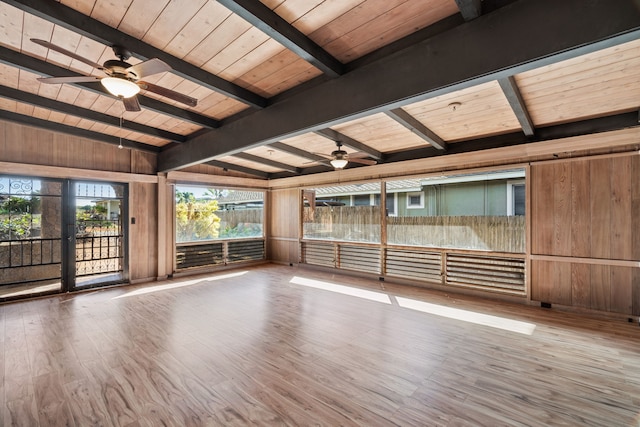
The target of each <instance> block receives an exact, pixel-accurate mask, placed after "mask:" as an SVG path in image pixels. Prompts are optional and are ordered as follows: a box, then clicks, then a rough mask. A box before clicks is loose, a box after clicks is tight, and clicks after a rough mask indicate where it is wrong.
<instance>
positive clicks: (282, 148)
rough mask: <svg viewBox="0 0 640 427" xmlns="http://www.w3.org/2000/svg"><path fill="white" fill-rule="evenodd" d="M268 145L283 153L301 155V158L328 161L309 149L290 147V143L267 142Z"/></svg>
mask: <svg viewBox="0 0 640 427" xmlns="http://www.w3.org/2000/svg"><path fill="white" fill-rule="evenodd" d="M269 146H270V147H273V148H275V149H276V150H280V151H284V152H285V153H289V154H293V155H294V156H298V157H302V158H303V159H309V160H312V161H314V162H328V161H329V160H330V159H327V158H326V157H322V156H319V155H317V154H314V153H310V152H309V151H306V150H301V149H299V148H296V147H292V146H291V145H287V144H285V143H283V142H274V143H271V144H269Z"/></svg>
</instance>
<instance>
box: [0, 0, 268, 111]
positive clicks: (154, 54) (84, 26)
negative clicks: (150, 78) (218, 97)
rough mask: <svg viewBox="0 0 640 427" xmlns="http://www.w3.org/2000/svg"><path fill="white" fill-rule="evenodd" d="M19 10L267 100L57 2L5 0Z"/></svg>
mask: <svg viewBox="0 0 640 427" xmlns="http://www.w3.org/2000/svg"><path fill="white" fill-rule="evenodd" d="M2 1H4V2H5V3H8V4H10V5H12V6H14V7H17V8H18V9H21V10H23V11H25V12H28V13H31V14H33V15H36V16H38V17H40V18H43V19H45V20H47V21H50V22H53V23H55V24H57V25H60V26H61V27H63V28H66V29H68V30H70V31H73V32H75V33H78V34H81V35H83V36H85V37H88V38H90V39H91V40H95V41H97V42H100V43H103V44H105V45H107V46H113V45H119V46H125V47H126V48H127V49H128V50H129V51H131V53H132V54H133V56H135V57H136V58H139V59H142V60H146V59H151V58H159V59H161V60H163V61H164V62H166V63H167V64H169V65H170V66H171V68H173V73H174V74H176V75H179V76H180V77H182V78H185V79H187V80H190V81H192V82H194V83H196V84H198V85H200V86H204V87H207V88H209V89H211V90H214V91H216V92H219V93H222V94H224V95H226V96H228V97H230V98H233V99H235V100H237V101H240V102H243V103H245V104H248V105H251V106H252V107H256V108H262V107H264V106H266V105H267V100H266V99H265V98H263V97H261V96H259V95H257V94H255V93H253V92H251V91H249V90H247V89H245V88H243V87H241V86H238V85H236V84H234V83H231V82H229V81H227V80H224V79H222V78H220V77H218V76H216V75H213V74H211V73H208V72H206V71H204V70H203V69H201V68H200V67H196V66H195V65H192V64H190V63H188V62H186V61H183V60H181V59H179V58H176V57H175V56H172V55H169V54H168V53H166V52H164V51H162V50H161V49H158V48H156V47H154V46H151V45H149V44H147V43H145V42H143V41H141V40H138V39H136V38H135V37H131V36H130V35H128V34H125V33H123V32H122V31H118V30H116V29H115V28H113V27H110V26H108V25H106V24H103V23H102V22H100V21H98V20H97V19H93V18H91V17H90V16H87V15H84V14H82V13H80V12H78V11H77V10H75V9H72V8H70V7H68V6H65V5H63V4H62V3H60V2H56V1H50V0H47V1H42V0H2Z"/></svg>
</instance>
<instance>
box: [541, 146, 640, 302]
mask: <svg viewBox="0 0 640 427" xmlns="http://www.w3.org/2000/svg"><path fill="white" fill-rule="evenodd" d="M531 170H532V174H531V176H532V179H531V181H530V186H531V188H530V191H531V197H532V202H531V206H532V214H531V230H532V231H531V233H532V239H531V240H532V254H534V255H547V256H557V257H567V259H566V260H563V259H561V258H559V259H558V261H547V260H545V261H541V260H535V259H534V260H532V263H531V278H532V280H531V298H532V299H533V300H538V301H545V302H552V303H557V304H563V305H571V306H575V307H581V308H586V309H592V310H598V311H608V312H615V313H623V314H638V313H640V269H638V268H633V267H626V266H620V265H615V263H614V262H613V261H617V260H623V261H637V260H639V259H640V231H638V229H640V227H638V226H637V224H638V220H639V219H640V185H639V180H640V156H637V155H634V154H629V155H622V156H609V157H600V158H593V159H584V160H575V159H571V160H567V161H557V162H553V163H542V164H534V165H532V167H531ZM551 176H552V177H553V178H550V177H551ZM550 227H552V231H550V230H551V229H550ZM547 239H548V240H547ZM545 240H547V241H545ZM572 257H574V258H586V259H589V258H592V259H594V262H593V263H590V262H588V261H587V262H585V261H580V262H572V261H571V258H572ZM595 260H598V262H597V263H596V262H595ZM607 260H611V261H612V263H611V265H608V264H607ZM603 261H604V262H603Z"/></svg>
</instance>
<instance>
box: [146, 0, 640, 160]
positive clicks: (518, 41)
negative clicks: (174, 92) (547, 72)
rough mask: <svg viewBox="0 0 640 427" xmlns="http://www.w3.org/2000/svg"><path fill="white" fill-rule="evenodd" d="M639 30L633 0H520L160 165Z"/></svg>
mask: <svg viewBox="0 0 640 427" xmlns="http://www.w3.org/2000/svg"><path fill="white" fill-rule="evenodd" d="M576 10H580V19H576V15H575V11H576ZM549 11H553V13H549ZM639 37H640V10H639V9H638V8H637V5H636V3H635V1H634V0H593V1H590V2H589V3H588V4H587V5H585V3H584V2H583V1H582V0H563V1H562V2H558V1H555V0H520V1H516V2H514V3H510V4H508V5H506V6H504V7H501V8H499V9H497V10H495V11H494V12H492V13H490V14H486V15H482V16H481V17H479V18H477V19H474V20H473V21H470V22H467V23H466V24H464V25H461V26H459V27H456V28H454V29H452V30H449V31H446V32H444V33H441V34H439V35H435V36H434V37H431V38H429V39H427V40H424V41H421V42H418V43H416V44H415V45H413V46H411V47H408V48H405V49H404V50H402V51H399V52H396V53H395V54H392V55H390V56H389V57H386V58H382V59H379V60H377V61H375V62H372V63H370V64H367V65H365V66H362V67H361V68H358V69H355V70H353V71H351V72H350V73H347V74H344V75H343V76H341V77H339V78H336V79H333V80H329V81H327V82H324V83H322V84H319V85H317V86H314V87H312V88H310V89H308V90H306V91H304V92H303V93H297V94H295V95H292V96H291V97H290V98H288V99H286V100H285V101H283V102H279V103H276V104H273V105H271V106H269V107H268V108H265V109H263V110H261V111H256V112H255V113H253V114H251V115H248V116H245V117H242V118H241V119H238V120H236V121H233V122H231V123H228V124H227V125H225V126H223V127H221V128H219V129H215V130H212V131H209V132H208V133H206V134H204V135H200V136H199V137H196V138H194V139H192V140H190V141H188V142H186V143H184V144H181V145H180V146H178V147H175V148H171V149H168V150H166V151H163V152H162V153H161V154H160V156H159V159H158V165H159V169H160V171H167V170H172V169H176V168H181V167H184V166H186V165H190V164H197V163H201V162H203V161H207V160H211V159H213V158H215V157H218V156H221V155H225V154H229V153H236V152H240V151H243V150H246V149H249V148H253V147H258V146H261V145H265V144H269V143H272V142H276V141H279V140H282V139H285V138H287V137H292V136H297V135H301V134H304V133H306V132H310V131H317V130H320V129H324V128H327V127H331V126H334V125H336V124H340V123H344V122H346V121H349V120H354V119H357V118H360V117H365V116H367V115H371V114H374V113H379V112H384V111H387V110H390V109H394V108H399V107H402V106H404V105H408V104H411V103H414V102H419V101H422V100H425V99H431V98H434V97H436V96H440V95H444V94H448V93H452V92H454V91H458V90H461V89H465V88H469V87H472V86H477V85H479V84H482V83H486V82H490V81H494V80H496V79H500V78H504V77H508V76H510V75H514V74H517V73H520V72H524V71H527V70H532V69H535V68H539V67H542V66H545V65H548V64H551V63H554V62H557V61H562V60H566V59H569V58H575V57H577V56H580V55H584V54H587V53H591V52H595V51H598V50H601V49H604V48H607V47H610V46H615V45H618V44H621V43H625V42H628V41H631V40H636V39H638V38H639ZM373 88H375V90H374V89H373Z"/></svg>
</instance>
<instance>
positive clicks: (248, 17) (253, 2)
mask: <svg viewBox="0 0 640 427" xmlns="http://www.w3.org/2000/svg"><path fill="white" fill-rule="evenodd" d="M218 3H220V4H222V5H223V6H225V7H226V8H227V9H229V10H231V11H232V12H233V13H235V14H236V15H238V16H240V17H242V18H243V19H244V20H245V21H247V22H249V23H250V24H251V25H253V26H254V27H256V28H258V29H260V30H261V31H263V32H264V33H265V34H267V35H268V36H269V37H271V38H272V39H274V40H276V41H278V42H279V43H280V44H281V45H283V46H284V47H286V48H287V49H289V50H291V51H292V52H294V53H295V54H296V55H298V56H300V57H301V58H302V59H304V60H305V61H307V62H309V63H310V64H311V65H313V66H314V67H316V68H318V69H319V70H320V71H322V72H323V73H325V74H327V75H329V76H331V77H338V76H339V75H341V74H342V73H343V72H344V65H343V64H342V63H341V62H340V61H338V60H337V59H336V58H334V57H333V56H331V55H330V54H329V53H328V52H327V51H325V50H324V49H322V48H321V47H320V46H319V45H317V44H316V43H315V42H314V41H313V40H311V39H310V38H309V37H307V36H306V35H305V34H303V33H302V32H300V31H299V30H298V29H297V28H295V27H294V26H293V25H291V24H289V23H288V22H287V21H286V20H284V19H282V18H281V17H280V16H279V15H278V14H277V13H275V12H273V11H272V10H271V9H269V8H268V7H267V6H265V5H264V4H263V3H261V2H260V1H258V0H218Z"/></svg>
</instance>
